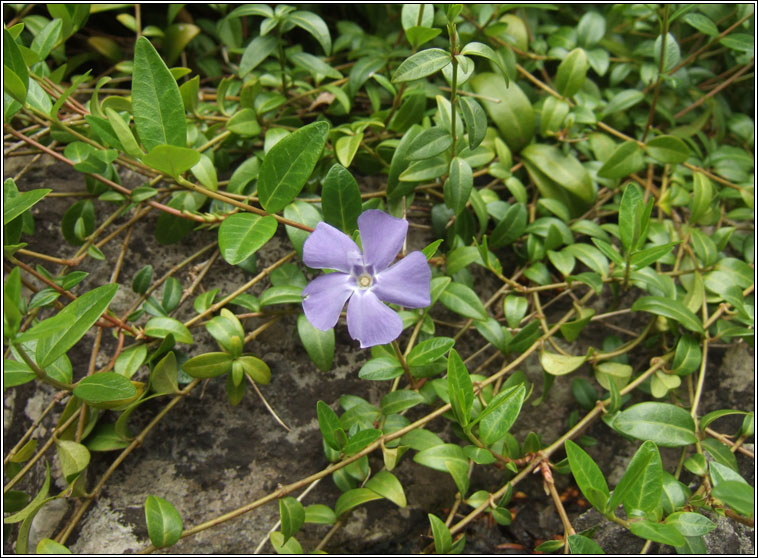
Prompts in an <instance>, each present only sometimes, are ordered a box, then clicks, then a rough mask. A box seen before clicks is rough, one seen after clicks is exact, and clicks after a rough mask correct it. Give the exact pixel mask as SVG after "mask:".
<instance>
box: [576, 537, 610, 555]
mask: <svg viewBox="0 0 758 558" xmlns="http://www.w3.org/2000/svg"><path fill="white" fill-rule="evenodd" d="M568 543H569V550H571V554H605V552H604V551H603V549H602V548H600V545H599V544H597V543H596V542H595V541H593V540H592V539H590V538H588V537H585V536H583V535H569V536H568Z"/></svg>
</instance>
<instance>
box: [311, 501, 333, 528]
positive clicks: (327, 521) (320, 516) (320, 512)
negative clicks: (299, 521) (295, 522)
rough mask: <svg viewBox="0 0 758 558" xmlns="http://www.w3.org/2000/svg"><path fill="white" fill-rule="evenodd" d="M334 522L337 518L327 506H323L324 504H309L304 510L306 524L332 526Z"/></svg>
mask: <svg viewBox="0 0 758 558" xmlns="http://www.w3.org/2000/svg"><path fill="white" fill-rule="evenodd" d="M336 521H337V516H336V514H335V513H334V512H333V511H332V508H330V507H329V506H325V505H324V504H311V505H310V506H306V508H305V522H306V523H317V524H320V525H334V523H335V522H336Z"/></svg>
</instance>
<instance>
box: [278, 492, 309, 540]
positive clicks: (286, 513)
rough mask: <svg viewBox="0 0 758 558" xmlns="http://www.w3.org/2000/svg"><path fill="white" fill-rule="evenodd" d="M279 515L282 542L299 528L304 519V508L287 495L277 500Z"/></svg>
mask: <svg viewBox="0 0 758 558" xmlns="http://www.w3.org/2000/svg"><path fill="white" fill-rule="evenodd" d="M279 516H280V518H281V523H282V535H284V542H286V541H287V539H289V538H290V537H291V536H292V535H294V534H295V533H297V532H298V531H299V530H300V527H302V526H303V522H304V521H305V509H304V508H303V505H302V504H301V503H300V502H298V501H297V500H295V499H294V498H292V497H291V496H287V497H285V498H282V499H280V500H279Z"/></svg>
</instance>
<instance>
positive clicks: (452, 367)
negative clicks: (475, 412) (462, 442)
mask: <svg viewBox="0 0 758 558" xmlns="http://www.w3.org/2000/svg"><path fill="white" fill-rule="evenodd" d="M447 386H448V393H449V394H450V404H451V405H452V407H453V413H455V416H456V418H457V420H458V423H459V424H460V425H461V426H466V425H467V424H468V423H469V419H470V417H471V406H472V405H473V403H474V386H473V384H472V382H471V376H469V373H468V370H466V365H465V364H463V359H461V357H460V356H459V355H458V352H457V351H456V350H455V349H450V356H449V357H448V361H447Z"/></svg>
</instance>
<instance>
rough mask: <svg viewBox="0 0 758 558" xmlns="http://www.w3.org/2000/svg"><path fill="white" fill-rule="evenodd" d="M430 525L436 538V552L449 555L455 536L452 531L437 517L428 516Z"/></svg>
mask: <svg viewBox="0 0 758 558" xmlns="http://www.w3.org/2000/svg"><path fill="white" fill-rule="evenodd" d="M428 517H429V523H431V525H432V536H433V537H434V550H435V552H436V553H437V554H448V553H449V552H450V550H451V548H452V546H453V536H452V535H451V534H450V529H448V528H447V525H445V523H444V522H443V521H442V520H441V519H439V518H438V517H437V516H436V515H434V514H432V513H430V514H428Z"/></svg>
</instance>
